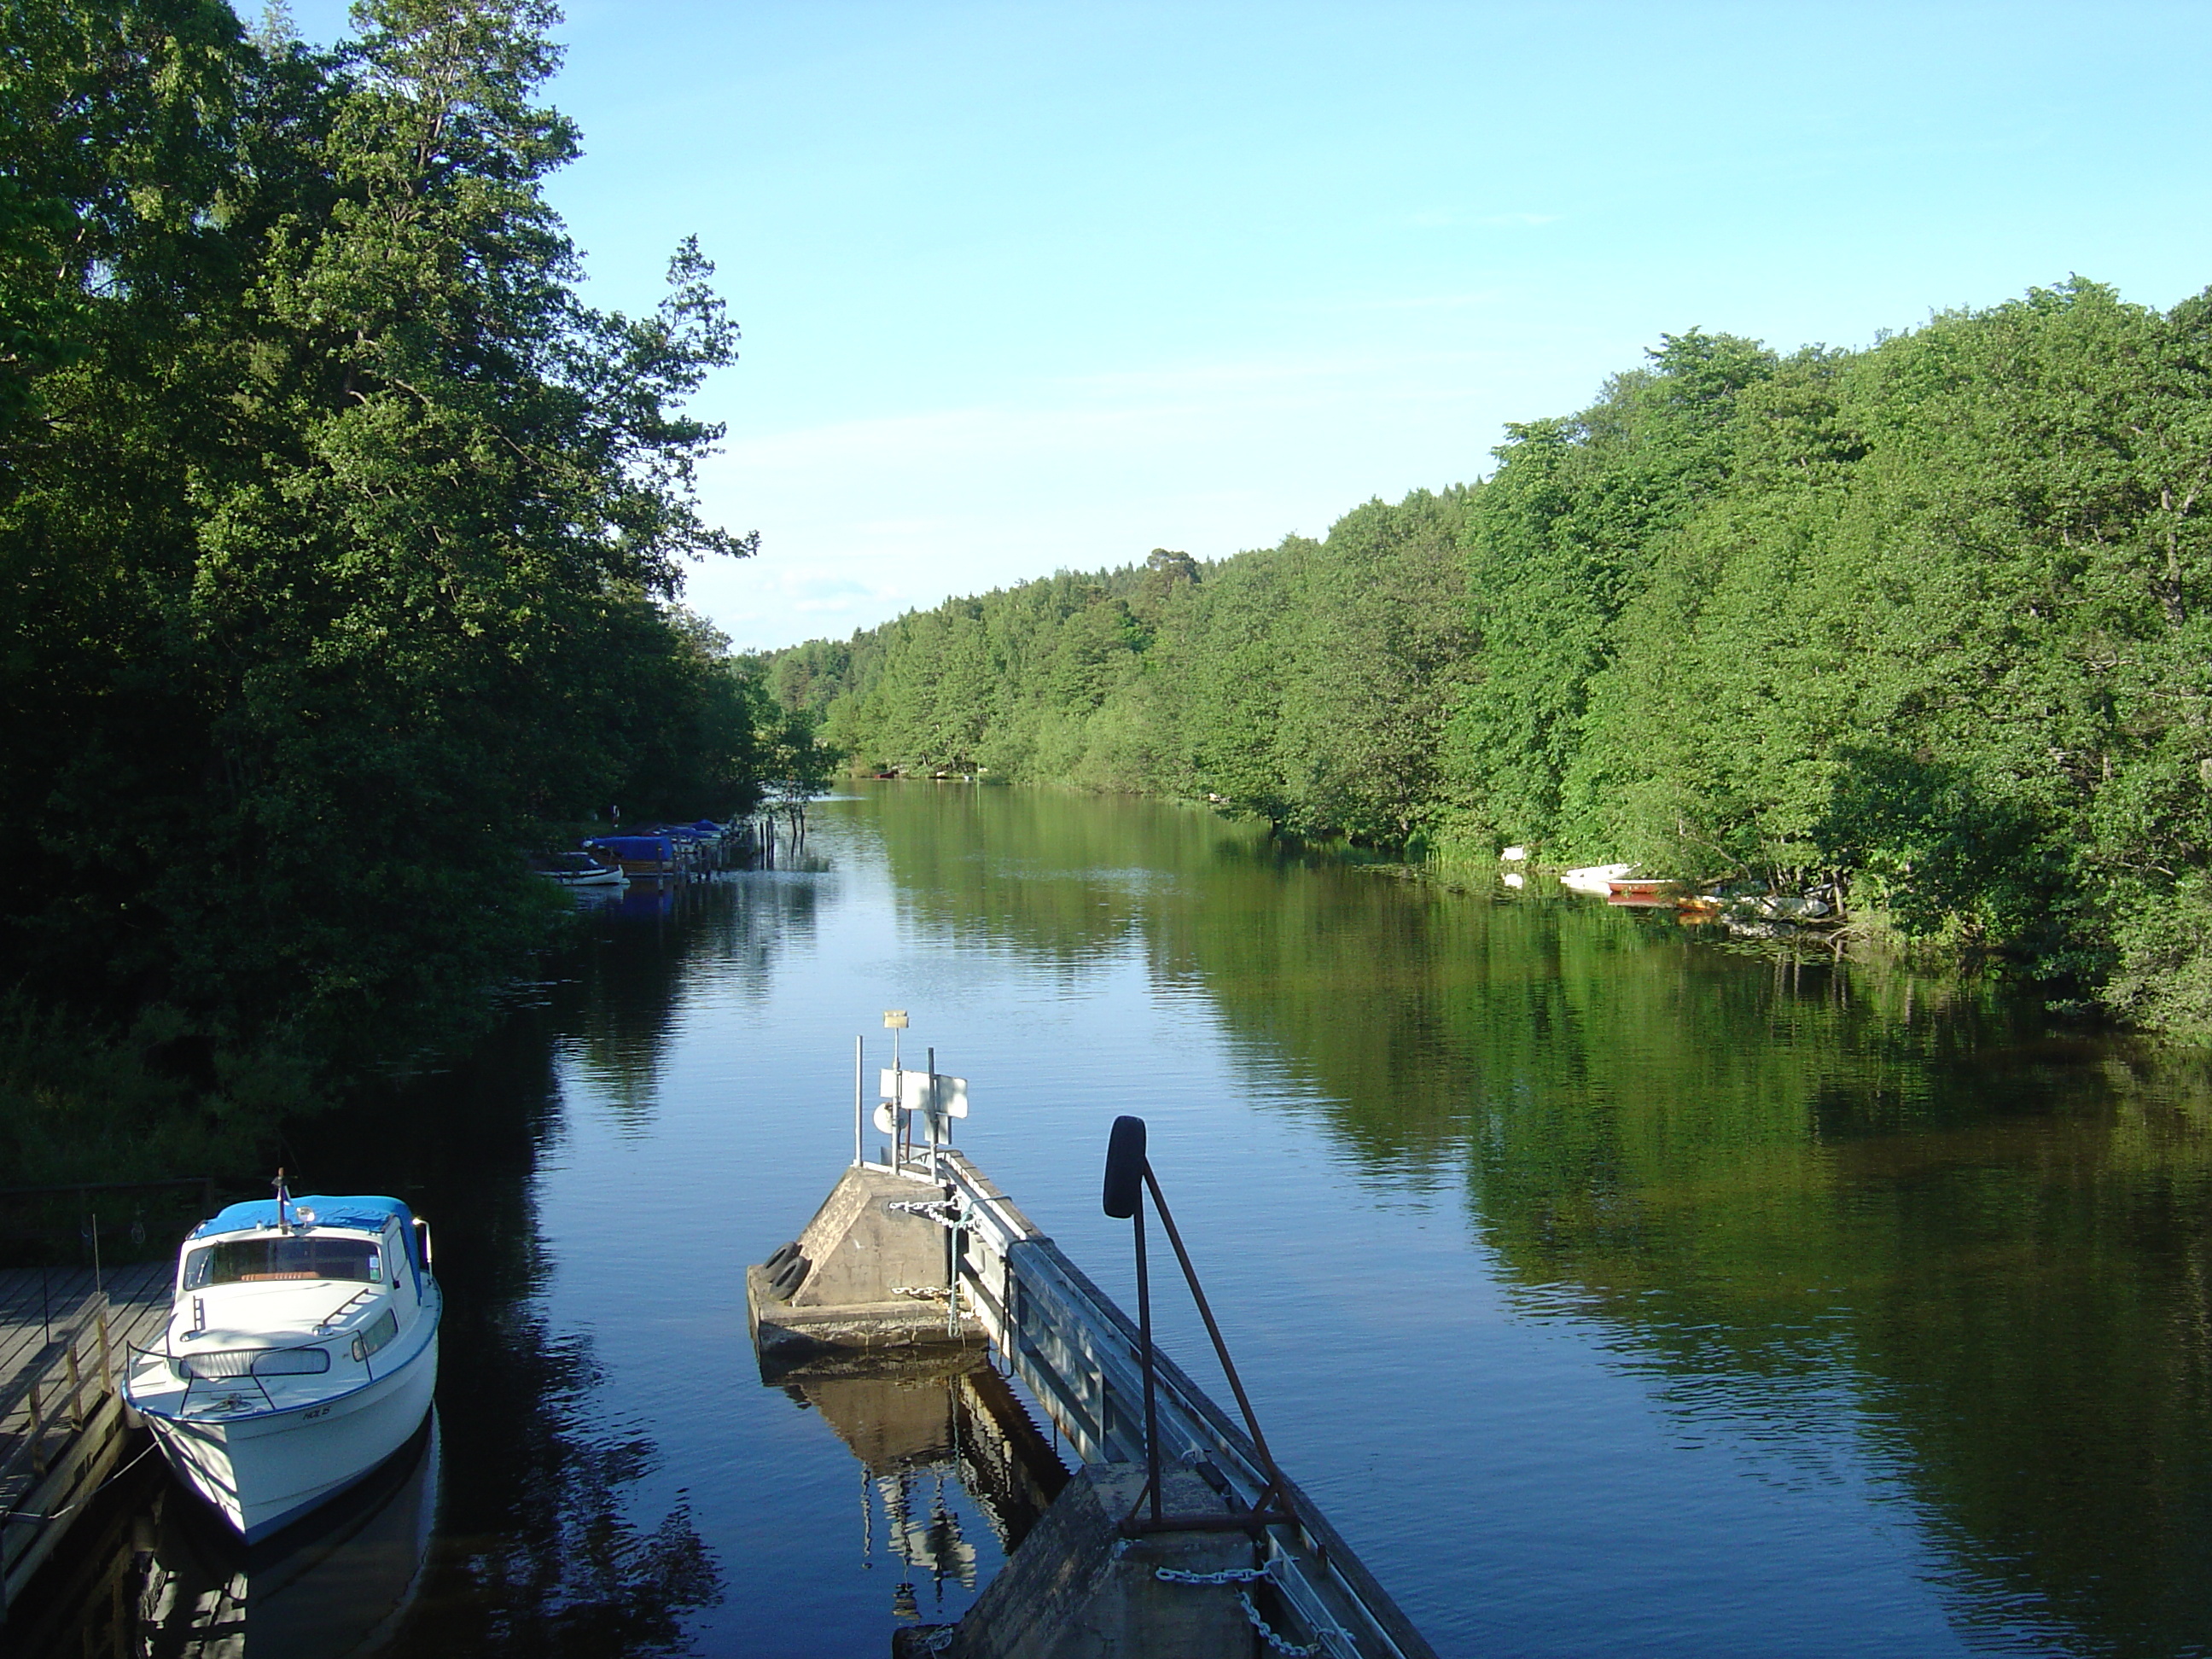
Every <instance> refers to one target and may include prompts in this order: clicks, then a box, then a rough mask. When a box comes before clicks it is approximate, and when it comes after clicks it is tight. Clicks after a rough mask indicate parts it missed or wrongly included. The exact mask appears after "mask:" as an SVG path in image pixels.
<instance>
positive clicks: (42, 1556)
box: [0, 1261, 175, 1620]
mask: <svg viewBox="0 0 2212 1659" xmlns="http://www.w3.org/2000/svg"><path fill="white" fill-rule="evenodd" d="M174 1273H175V1265H174V1263H173V1262H172V1261H147V1262H139V1263H136V1264H133V1265H131V1266H129V1267H115V1268H111V1269H109V1270H108V1271H106V1272H105V1273H101V1274H100V1275H99V1279H98V1282H97V1283H95V1282H94V1274H93V1273H91V1271H90V1270H88V1269H75V1270H65V1269H60V1268H55V1269H52V1270H49V1271H46V1272H43V1273H42V1272H41V1271H40V1269H37V1268H30V1269H27V1270H11V1271H9V1272H6V1273H0V1620H4V1619H5V1617H6V1615H7V1610H8V1608H9V1606H11V1605H12V1604H13V1603H14V1601H15V1598H16V1597H17V1596H18V1595H20V1594H21V1592H22V1589H23V1587H24V1586H25V1585H26V1584H27V1583H29V1582H30V1579H31V1577H32V1575H33V1573H35V1572H36V1571H38V1569H39V1567H40V1564H41V1563H43V1562H44V1561H45V1560H46V1558H47V1557H48V1556H49V1555H51V1554H52V1553H53V1549H54V1546H55V1545H56V1544H58V1542H60V1541H61V1539H62V1536H63V1534H64V1533H66V1532H67V1531H68V1529H69V1525H70V1522H71V1521H72V1520H73V1519H74V1518H75V1517H76V1516H77V1515H78V1514H81V1513H82V1508H81V1505H82V1504H83V1502H84V1500H85V1499H87V1498H89V1497H90V1496H91V1495H92V1493H93V1492H95V1491H97V1490H98V1488H99V1486H100V1483H101V1482H102V1481H103V1480H106V1478H107V1477H108V1475H109V1474H112V1472H113V1470H114V1468H115V1467H116V1465H117V1464H118V1463H119V1462H121V1461H122V1458H123V1455H124V1451H125V1443H126V1442H127V1440H128V1439H129V1437H130V1434H131V1428H130V1425H129V1423H128V1422H127V1420H126V1419H127V1416H128V1413H126V1411H125V1407H124V1404H123V1397H122V1395H121V1392H120V1384H121V1383H122V1380H123V1376H124V1372H125V1367H126V1365H127V1364H128V1361H129V1345H130V1344H131V1343H133V1342H135V1343H137V1344H138V1345H139V1346H142V1347H143V1346H148V1345H149V1344H151V1343H152V1342H154V1341H155V1340H158V1338H159V1336H160V1334H161V1327H162V1325H163V1323H164V1322H165V1321H166V1320H167V1317H168V1313H169V1292H170V1285H171V1283H172V1281H173V1274H174Z"/></svg>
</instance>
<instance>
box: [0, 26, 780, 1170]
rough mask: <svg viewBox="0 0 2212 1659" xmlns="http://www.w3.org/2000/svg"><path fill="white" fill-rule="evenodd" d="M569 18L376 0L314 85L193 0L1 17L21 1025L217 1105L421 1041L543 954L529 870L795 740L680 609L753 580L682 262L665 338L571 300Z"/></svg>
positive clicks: (710, 320)
mask: <svg viewBox="0 0 2212 1659" xmlns="http://www.w3.org/2000/svg"><path fill="white" fill-rule="evenodd" d="M555 15H556V14H555V12H554V11H553V9H552V8H551V7H550V5H548V4H546V3H544V0H363V3H361V4H359V5H357V6H356V8H355V12H354V20H355V27H356V31H357V38H356V39H355V40H350V41H348V42H345V43H343V44H342V45H341V46H338V47H337V48H336V49H335V50H333V51H331V52H319V51H315V50H313V49H311V48H310V47H308V46H306V45H305V44H303V43H302V42H301V41H300V40H296V39H295V38H291V37H290V36H289V33H287V31H286V30H285V28H284V27H283V24H282V21H281V15H279V16H278V17H277V18H276V21H272V22H271V23H270V24H268V25H265V26H264V27H263V28H262V29H261V30H260V31H259V32H258V33H252V34H249V33H247V32H246V30H245V29H244V28H242V27H241V26H240V23H239V21H238V20H237V18H236V17H235V15H234V14H233V13H232V12H231V10H230V9H229V8H228V6H226V5H224V4H222V3H221V0H25V3H23V4H21V5H15V6H11V7H10V9H9V15H8V21H7V24H6V25H5V27H4V28H0V132H4V135H5V142H4V143H0V591H4V592H5V594H6V600H5V604H4V607H0V836H3V837H4V844H5V845H6V846H7V848H9V858H8V859H7V860H5V862H4V864H0V990H5V991H8V992H9V994H11V995H12V996H13V998H14V999H15V1000H14V1001H13V1002H12V1003H11V1004H10V1005H9V1006H10V1007H12V1008H14V1009H15V1011H16V1012H18V1013H19V1014H21V1017H22V1018H24V1019H27V1020H30V1021H32V1022H33V1024H36V1023H37V1022H38V1021H39V1020H40V1019H41V1018H44V1015H43V1014H42V1013H41V1012H40V1011H42V1010H52V1009H63V1010H67V1011H70V1018H71V1020H73V1021H76V1022H78V1023H80V1024H82V1023H84V1022H89V1023H90V1024H92V1025H94V1026H100V1027H102V1028H103V1029H108V1030H117V1031H121V1030H127V1029H130V1028H132V1027H134V1026H136V1027H138V1028H143V1029H144V1030H148V1031H151V1032H155V1033H157V1034H158V1035H159V1042H155V1041H154V1040H153V1039H152V1038H149V1052H150V1051H152V1050H154V1049H158V1050H159V1051H160V1056H165V1057H166V1060H165V1062H164V1063H167V1062H169V1061H173V1063H174V1065H175V1066H177V1067H181V1068H182V1069H183V1070H184V1071H185V1072H188V1073H192V1074H193V1080H194V1081H195V1082H196V1083H197V1085H202V1086H204V1087H207V1088H214V1089H218V1090H219V1089H220V1088H222V1087H223V1086H227V1085H224V1084H223V1081H222V1079H223V1077H224V1075H226V1074H227V1073H225V1067H226V1066H230V1067H233V1068H235V1066H237V1065H240V1064H242V1063H243V1062H242V1061H241V1060H240V1058H239V1057H240V1056H241V1055H245V1054H254V1053H264V1054H265V1053H269V1052H275V1051H276V1050H286V1051H289V1052H295V1053H296V1054H300V1055H303V1056H308V1057H312V1058H315V1059H317V1060H318V1063H319V1060H320V1059H323V1058H328V1057H331V1056H333V1055H342V1054H345V1053H347V1052H349V1051H353V1050H356V1049H359V1048H364V1047H368V1048H375V1047H388V1046H389V1045H390V1044H391V1042H392V1029H393V1024H394V1022H395V1021H397V1022H398V1024H399V1025H400V1026H401V1028H402V1029H403V1030H405V1031H406V1032H407V1033H408V1034H409V1035H410V1036H415V1037H417V1038H420V1037H421V1036H424V1035H425V1034H427V1033H429V1032H432V1031H435V1030H437V1029H439V1028H440V1026H441V1022H443V1021H444V1020H446V1019H447V1017H448V1016H450V1015H453V1013H455V1012H465V1011H466V1010H468V1009H470V1008H473V1007H481V1006H482V1004H483V998H482V991H483V987H484V986H485V985H486V984H487V983H488V982H489V981H494V980H495V979H497V978H498V977H499V976H500V975H502V974H504V973H507V972H510V971H512V967H513V963H514V961H515V959H516V953H517V951H520V950H521V949H522V948H524V947H525V946H526V945H529V944H531V943H532V942H534V941H536V940H537V939H540V938H542V937H543V923H544V910H543V907H542V905H541V904H540V902H538V901H539V895H538V893H537V890H536V888H535V887H534V886H533V885H532V883H531V882H530V879H529V878H528V877H527V875H526V872H525V869H524V858H523V854H525V853H526V851H527V850H528V849H529V848H530V847H531V846H532V845H533V844H534V843H536V842H539V841H541V840H543V839H544V837H546V836H549V835H550V834H555V833H557V831H558V830H559V828H560V826H562V825H564V824H572V823H576V822H578V821H581V820H585V819H587V818H589V817H592V816H594V815H596V814H597V813H599V812H600V811H604V810H605V807H606V806H607V805H609V804H611V803H613V802H616V801H621V802H623V803H628V804H629V805H630V806H631V807H632V808H633V809H634V810H636V811H642V812H666V813H674V812H678V811H680V812H681V813H683V814H684V816H686V817H696V816H697V815H698V814H700V813H702V812H714V813H720V812H727V811H735V810H738V809H740V808H742V807H744V805H747V804H748V803H749V802H750V800H751V799H752V798H753V793H754V790H755V782H756V779H757V775H758V772H759V769H760V768H759V760H760V755H759V750H760V746H761V738H760V735H759V728H760V727H762V726H775V725H777V724H778V723H779V722H780V721H781V714H780V713H779V712H778V711H776V710H775V708H773V707H772V706H771V705H770V704H769V701H768V699H767V697H766V695H765V693H764V692H763V690H761V689H760V687H759V686H758V684H757V681H756V680H755V679H754V678H751V677H750V676H748V675H747V674H745V673H744V671H742V669H741V668H740V667H739V666H738V665H736V664H735V663H733V661H732V659H730V658H729V657H728V654H727V648H726V642H725V641H721V640H720V638H719V636H716V635H714V634H713V632H712V630H711V629H707V628H706V627H705V626H704V625H703V624H702V623H699V622H698V621H696V619H695V618H692V617H689V616H688V615H687V614H686V613H685V612H684V611H683V609H682V608H681V606H680V605H679V604H678V596H679V592H680V589H681V586H682V574H683V571H684V567H685V565H686V563H687V562H688V561H690V560H691V559H693V558H696V557H697V556H705V555H732V554H738V555H741V554H744V553H746V552H749V551H750V550H751V545H752V544H751V541H750V538H733V537H732V536H730V535H729V534H727V533H726V532H723V531H721V530H720V529H718V528H716V527H715V526H712V525H710V524H709V523H708V522H707V520H705V519H704V517H703V516H702V513H701V512H700V509H699V507H698V503H697V501H696V495H695V493H694V490H693V479H694V473H695V469H696V465H697V464H698V462H699V460H700V459H701V458H702V456H703V455H704V454H705V453H708V450H709V448H710V447H711V446H712V445H713V443H714V441H715V439H716V438H717V437H718V436H719V432H718V429H717V428H714V427H712V426H710V425H708V424H705V423H703V422H699V421H696V420H695V419H693V418H691V417H690V416H687V415H685V414H684V412H683V405H684V401H685V399H686V398H688V397H689V395H690V393H692V392H694V391H696V388H697V387H698V386H699V385H700V384H701V382H702V379H703V377H704V376H706V375H707V374H709V373H710V372H712V371H713V370H714V369H716V368H720V367H722V366H724V365H726V364H727V363H729V362H731V361H732V359H733V357H734V356H735V348H736V341H737V331H736V329H735V327H734V326H733V325H732V324H731V322H730V321H729V319H728V318H727V316H726V314H725V312H724V308H723V305H722V302H721V301H720V299H719V298H718V297H717V296H716V295H715V293H714V289H713V286H712V283H711V278H712V276H713V271H714V268H713V266H712V265H711V264H709V263H708V260H707V259H706V258H705V257H704V255H703V254H702V252H701V251H700V250H699V248H698V247H697V246H696V245H695V244H694V243H691V242H689V241H686V242H684V243H683V244H682V245H681V246H678V247H677V248H676V249H675V250H674V252H673V255H672V257H671V259H670V262H669V267H668V285H667V289H666V292H665V297H664V298H663V299H662V301H660V303H659V307H658V308H657V309H656V310H654V311H653V312H652V313H648V314H646V315H642V316H627V315H623V314H621V313H614V312H609V311H604V310H599V309H595V308H593V307H590V306H587V305H586V304H585V303H584V302H583V301H582V300H581V299H580V297H579V295H578V293H577V289H576V283H577V281H578V278H579V276H580V268H579V262H578V257H577V254H576V252H575V250H574V247H573V246H572V245H571V244H570V242H569V240H568V236H567V234H566V233H565V231H564V230H563V228H562V225H561V222H560V221H559V219H558V217H557V216H556V215H555V213H554V212H553V210H552V209H551V208H550V205H549V204H548V203H547V201H546V199H545V195H544V184H545V180H546V179H547V178H548V177H549V175H550V174H551V173H553V172H554V171H555V170H556V169H557V168H558V167H561V166H562V165H563V164H564V163H566V162H567V161H569V160H571V159H572V158H573V157H574V155H576V153H577V143H578V140H577V134H576V131H575V130H574V126H573V125H572V124H571V123H570V122H569V121H568V119H567V118H564V117H563V116H562V115H561V114H560V113H558V112H556V111H555V110H552V109H550V108H549V107H547V106H544V104H543V103H542V102H540V101H539V100H538V91H539V88H541V87H542V86H543V84H544V82H545V80H546V79H547V77H548V76H550V74H551V73H552V72H553V70H554V69H555V67H556V64H557V61H558V50H557V48H556V47H555V46H553V45H552V44H551V43H550V40H548V38H547V34H546V30H547V28H548V27H549V25H550V22H551V21H553V19H554V17H555ZM571 833H573V831H572V832H571ZM149 1020H150V1022H151V1023H150V1024H149ZM41 1029H45V1028H43V1027H41ZM403 1046H409V1045H404V1044H403ZM15 1086H19V1087H22V1088H28V1087H29V1086H30V1085H28V1084H26V1083H23V1082H22V1081H21V1079H16V1084H15ZM27 1155H28V1154H26V1156H27Z"/></svg>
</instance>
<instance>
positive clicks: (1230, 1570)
mask: <svg viewBox="0 0 2212 1659" xmlns="http://www.w3.org/2000/svg"><path fill="white" fill-rule="evenodd" d="M1152 1577H1155V1578H1157V1579H1158V1580H1159V1581H1160V1582H1161V1583H1164V1584H1256V1583H1259V1582H1260V1581H1261V1579H1263V1578H1265V1577H1267V1568H1265V1567H1224V1568H1223V1569H1222V1570H1221V1571H1219V1572H1185V1571H1182V1569H1181V1568H1179V1567H1154V1568H1153V1569H1152Z"/></svg>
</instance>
